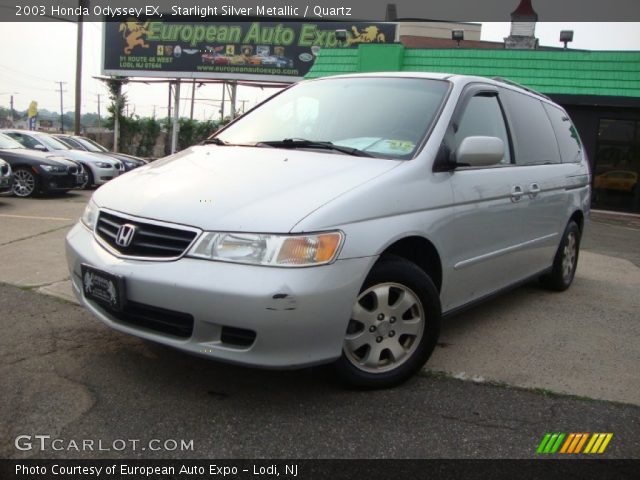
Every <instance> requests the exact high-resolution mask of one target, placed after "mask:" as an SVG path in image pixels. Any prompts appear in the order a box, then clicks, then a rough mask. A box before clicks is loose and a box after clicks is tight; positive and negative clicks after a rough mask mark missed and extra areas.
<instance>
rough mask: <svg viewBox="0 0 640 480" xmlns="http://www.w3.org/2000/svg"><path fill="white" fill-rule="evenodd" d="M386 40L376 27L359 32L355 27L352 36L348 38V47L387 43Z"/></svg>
mask: <svg viewBox="0 0 640 480" xmlns="http://www.w3.org/2000/svg"><path fill="white" fill-rule="evenodd" d="M385 41H386V39H385V36H384V33H382V32H381V31H380V30H379V29H378V27H376V26H375V25H369V26H368V27H365V28H363V29H362V30H358V29H357V28H356V27H355V26H352V27H351V36H349V38H347V45H356V44H358V43H385Z"/></svg>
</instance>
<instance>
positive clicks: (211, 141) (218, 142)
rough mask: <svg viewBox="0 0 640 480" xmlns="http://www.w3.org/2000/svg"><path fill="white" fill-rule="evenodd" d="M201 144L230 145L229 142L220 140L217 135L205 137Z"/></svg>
mask: <svg viewBox="0 0 640 480" xmlns="http://www.w3.org/2000/svg"><path fill="white" fill-rule="evenodd" d="M202 144H203V145H211V144H213V145H231V144H230V143H227V142H225V141H224V140H220V139H219V138H218V137H213V138H207V139H206V140H204V141H203V142H202Z"/></svg>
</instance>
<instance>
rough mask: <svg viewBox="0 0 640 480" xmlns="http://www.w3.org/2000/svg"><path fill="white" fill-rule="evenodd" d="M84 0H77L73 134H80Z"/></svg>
mask: <svg viewBox="0 0 640 480" xmlns="http://www.w3.org/2000/svg"><path fill="white" fill-rule="evenodd" d="M83 7H84V0H78V10H80V15H78V38H77V40H76V112H75V125H74V128H73V130H74V134H75V135H80V127H81V125H80V122H81V120H82V112H81V110H82V24H83V23H82V8H83Z"/></svg>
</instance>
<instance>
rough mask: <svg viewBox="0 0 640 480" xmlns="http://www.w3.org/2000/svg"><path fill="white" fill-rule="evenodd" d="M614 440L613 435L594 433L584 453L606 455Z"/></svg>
mask: <svg viewBox="0 0 640 480" xmlns="http://www.w3.org/2000/svg"><path fill="white" fill-rule="evenodd" d="M612 438H613V433H594V434H593V436H592V437H591V440H589V444H588V445H587V448H586V449H585V451H584V453H598V454H599V453H604V451H605V449H606V448H607V445H609V442H610V441H611V439H612Z"/></svg>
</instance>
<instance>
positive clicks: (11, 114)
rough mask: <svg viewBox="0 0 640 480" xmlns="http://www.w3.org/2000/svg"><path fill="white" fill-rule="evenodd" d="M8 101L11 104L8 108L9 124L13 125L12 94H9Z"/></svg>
mask: <svg viewBox="0 0 640 480" xmlns="http://www.w3.org/2000/svg"><path fill="white" fill-rule="evenodd" d="M9 103H10V104H11V109H10V110H9V119H10V120H11V126H12V127H13V95H11V100H10V102H9Z"/></svg>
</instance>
